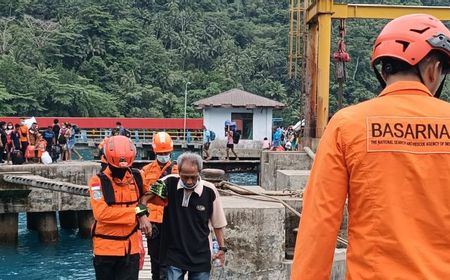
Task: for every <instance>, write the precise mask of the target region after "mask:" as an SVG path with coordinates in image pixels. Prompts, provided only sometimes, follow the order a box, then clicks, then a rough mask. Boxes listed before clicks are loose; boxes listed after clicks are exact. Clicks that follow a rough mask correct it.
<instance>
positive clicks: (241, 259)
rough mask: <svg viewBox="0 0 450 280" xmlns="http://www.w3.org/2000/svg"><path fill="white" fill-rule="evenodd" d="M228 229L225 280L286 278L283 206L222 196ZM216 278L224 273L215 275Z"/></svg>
mask: <svg viewBox="0 0 450 280" xmlns="http://www.w3.org/2000/svg"><path fill="white" fill-rule="evenodd" d="M222 201H223V207H224V210H225V215H226V217H227V221H228V226H227V227H226V228H225V240H226V245H227V247H228V248H229V251H228V252H227V254H226V269H225V270H224V272H223V275H222V277H223V278H222V279H261V280H262V279H285V278H286V277H287V274H286V273H287V271H286V269H285V266H284V265H283V261H284V247H285V245H284V243H285V233H284V217H285V210H284V207H283V206H282V205H281V204H279V203H273V202H264V201H256V200H251V199H247V198H238V197H235V196H224V197H222ZM213 273H214V275H213V278H212V279H217V278H214V277H217V276H218V274H220V271H214V272H213Z"/></svg>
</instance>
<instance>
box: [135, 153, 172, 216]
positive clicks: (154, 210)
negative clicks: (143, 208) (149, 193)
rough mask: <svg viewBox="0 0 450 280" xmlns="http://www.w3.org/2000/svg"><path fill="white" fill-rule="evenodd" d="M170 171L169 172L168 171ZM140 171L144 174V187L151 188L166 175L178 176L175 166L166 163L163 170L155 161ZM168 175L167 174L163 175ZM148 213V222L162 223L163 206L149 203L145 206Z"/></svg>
mask: <svg viewBox="0 0 450 280" xmlns="http://www.w3.org/2000/svg"><path fill="white" fill-rule="evenodd" d="M170 168H171V169H172V170H171V171H170V172H166V171H169V170H168V169H170ZM142 171H143V172H144V186H146V187H148V188H149V186H151V185H152V184H153V183H155V182H156V181H157V180H158V179H159V178H161V177H164V176H166V175H168V174H178V168H177V165H176V164H174V165H172V162H171V161H169V162H167V163H166V164H165V165H164V166H163V168H161V166H160V165H159V163H158V161H157V160H154V161H153V162H151V163H149V164H147V165H146V166H144V167H143V168H142ZM165 173H168V174H165ZM147 207H148V208H149V211H150V215H149V220H150V222H154V223H160V224H161V223H162V221H163V214H164V206H161V205H156V204H153V203H149V204H148V205H147Z"/></svg>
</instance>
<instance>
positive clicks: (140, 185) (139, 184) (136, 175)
mask: <svg viewBox="0 0 450 280" xmlns="http://www.w3.org/2000/svg"><path fill="white" fill-rule="evenodd" d="M131 172H132V173H133V177H134V181H135V182H136V185H137V187H138V189H139V197H141V196H143V195H144V181H143V180H142V175H141V172H140V171H139V169H137V168H132V169H131Z"/></svg>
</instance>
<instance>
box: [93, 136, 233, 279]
mask: <svg viewBox="0 0 450 280" xmlns="http://www.w3.org/2000/svg"><path fill="white" fill-rule="evenodd" d="M101 147H102V151H103V152H102V161H103V163H104V166H103V168H102V171H101V172H100V173H99V174H98V175H95V176H93V177H92V178H91V180H90V182H89V188H90V200H91V205H92V211H93V214H94V218H95V222H94V225H93V228H92V238H93V253H94V259H93V264H94V268H95V274H96V279H108V280H109V279H130V280H137V279H138V275H139V268H140V267H141V268H142V265H143V254H142V253H143V252H142V250H143V247H144V246H143V245H142V234H145V235H146V236H147V242H148V253H149V255H150V260H151V270H152V279H154V280H161V279H168V280H181V279H184V276H185V274H188V277H189V279H196V280H207V279H209V276H210V270H211V263H212V260H214V261H215V263H217V265H218V266H223V265H224V262H225V252H226V251H227V248H226V247H225V243H224V242H225V241H224V232H223V229H224V227H225V226H226V225H227V222H226V218H225V215H224V211H223V208H222V205H221V200H220V196H219V193H218V191H217V189H216V188H215V186H214V185H213V184H211V183H209V182H206V181H204V180H202V179H201V177H200V171H201V170H202V168H203V160H202V158H201V157H200V156H199V155H197V154H194V153H190V152H186V153H184V154H182V155H180V156H179V157H178V160H177V162H173V161H172V160H171V153H172V152H173V141H172V138H171V136H170V135H169V134H168V133H166V132H159V133H156V134H155V135H154V137H153V141H152V150H153V151H154V153H155V154H156V160H154V161H153V162H151V163H150V164H148V165H146V166H144V168H143V169H142V170H138V169H133V168H131V166H132V164H133V161H134V159H135V157H136V147H135V145H134V144H133V142H132V141H131V140H130V139H129V138H128V137H126V136H124V135H115V136H111V137H107V138H105V139H104V141H103V142H102V144H101ZM125 206H126V207H125ZM185 233H188V234H185ZM212 239H214V242H217V243H218V245H219V247H218V251H217V252H215V253H213V252H212V251H211V250H210V247H211V246H210V244H211V243H212V242H213V241H212Z"/></svg>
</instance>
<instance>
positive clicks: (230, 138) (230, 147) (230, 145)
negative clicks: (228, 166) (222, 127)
mask: <svg viewBox="0 0 450 280" xmlns="http://www.w3.org/2000/svg"><path fill="white" fill-rule="evenodd" d="M235 133H236V131H233V130H232V129H230V127H229V126H228V129H227V134H226V136H227V149H226V158H225V160H229V159H230V150H231V152H232V153H233V155H234V156H235V157H236V160H239V158H238V156H237V154H236V152H235V151H234V142H235V141H234V134H235Z"/></svg>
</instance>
